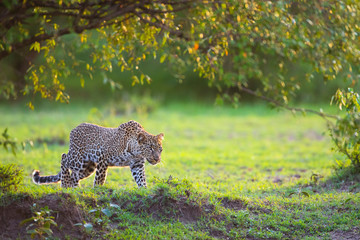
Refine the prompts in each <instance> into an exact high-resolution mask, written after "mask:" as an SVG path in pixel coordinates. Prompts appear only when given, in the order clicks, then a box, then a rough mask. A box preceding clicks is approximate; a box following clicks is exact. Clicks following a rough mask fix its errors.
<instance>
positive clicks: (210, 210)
mask: <svg viewBox="0 0 360 240" xmlns="http://www.w3.org/2000/svg"><path fill="white" fill-rule="evenodd" d="M119 109H120V110H119ZM122 109H123V108H122V107H121V106H120V105H117V104H114V103H112V104H105V105H104V106H101V107H94V106H92V105H91V104H80V103H73V104H70V105H55V106H54V105H51V106H48V105H44V106H40V107H38V108H37V109H36V110H35V111H30V110H27V109H25V107H23V106H21V105H12V106H10V105H7V106H5V105H0V115H1V118H0V130H2V129H4V128H6V127H8V128H9V132H8V133H9V134H10V136H13V137H16V138H17V140H18V141H25V140H30V141H32V142H33V147H30V146H29V145H27V147H26V148H25V150H19V151H18V153H17V156H13V155H12V154H11V153H10V152H9V153H7V152H6V151H5V150H4V149H1V150H0V160H1V163H3V164H6V163H17V164H19V165H20V166H21V167H23V169H24V173H25V175H26V176H25V178H24V184H23V185H22V186H21V187H20V188H19V189H18V190H17V192H14V193H6V194H4V193H3V194H2V195H1V196H2V201H1V204H2V205H3V206H6V205H9V204H14V202H16V201H23V200H21V199H24V198H25V197H24V196H25V195H26V196H30V197H31V199H32V200H31V201H32V202H37V203H38V205H39V206H49V207H51V206H52V203H51V201H52V199H54V198H55V199H56V201H60V203H63V204H65V203H66V202H69V201H70V202H71V201H74V203H75V205H76V206H77V208H76V209H80V210H79V211H80V212H81V214H80V215H81V217H80V219H79V220H80V221H81V223H83V222H87V223H91V224H92V226H93V229H92V230H89V229H86V228H83V227H82V226H74V227H73V229H75V228H78V229H79V231H80V233H77V234H78V235H76V234H75V233H73V232H72V231H75V230H67V229H68V228H67V227H68V226H64V225H70V224H71V223H67V222H66V221H63V222H62V224H59V225H62V226H60V227H58V228H60V230H56V231H57V232H63V233H56V234H57V235H56V234H55V237H56V236H57V237H59V238H63V237H64V236H65V237H66V236H68V237H71V236H72V237H71V238H74V237H75V238H76V237H77V236H78V237H79V236H80V235H81V234H84V236H86V237H88V238H93V239H97V238H107V239H113V238H114V239H212V238H225V239H266V238H270V239H343V238H345V237H350V239H351V238H352V237H354V239H356V238H359V236H360V234H359V231H360V228H359V226H360V194H359V188H360V185H359V182H357V181H356V179H355V180H354V179H350V180H349V179H347V180H346V181H342V180H341V179H340V178H339V177H336V173H335V172H334V171H333V166H334V165H335V159H340V160H343V157H342V156H340V155H338V154H336V153H334V152H332V151H331V147H332V144H331V141H330V138H329V136H328V135H327V132H326V124H325V122H324V121H323V120H322V119H321V118H320V117H317V116H311V115H308V116H306V117H303V116H296V117H294V116H293V115H292V114H291V113H288V112H277V111H276V110H270V109H269V108H267V107H266V106H264V105H244V106H240V107H239V108H238V109H233V108H231V107H214V106H211V105H205V104H190V103H189V104H185V103H183V104H179V103H169V104H167V105H165V106H160V107H158V108H156V109H155V110H154V111H152V112H150V113H140V114H139V113H135V112H133V113H132V112H130V113H126V111H125V113H124V111H122ZM138 112H141V111H138ZM130 119H133V120H136V121H138V122H140V123H141V124H142V125H143V126H144V128H145V129H146V130H147V131H148V132H150V133H153V134H158V133H160V132H163V133H165V140H164V142H163V148H164V152H163V155H162V162H161V163H160V164H158V165H156V166H151V165H149V164H147V165H146V174H147V181H148V189H138V188H137V187H136V184H135V182H134V181H133V179H132V177H131V173H130V170H129V169H128V168H112V169H109V172H108V177H107V182H106V184H105V185H104V186H103V187H97V188H95V189H94V188H92V182H93V179H94V176H91V177H89V178H88V179H86V180H83V181H82V182H81V187H80V188H78V189H61V188H60V186H59V185H58V184H56V185H43V186H37V185H35V184H33V183H32V182H31V177H30V175H31V172H32V170H33V169H39V170H40V171H41V173H42V174H44V175H50V174H56V173H57V172H58V171H59V169H60V158H61V154H62V153H63V152H67V149H68V141H69V132H70V131H71V129H72V128H74V127H76V126H77V125H78V124H80V123H82V122H91V123H95V124H99V125H103V126H108V127H116V126H118V125H119V124H121V123H123V122H126V121H128V120H130ZM314 174H315V175H314ZM312 176H313V177H312ZM314 176H321V178H319V181H315V180H314ZM9 196H10V197H9ZM54 196H56V197H54ZM64 196H66V197H64ZM9 199H12V200H9ZM59 199H60V200H59ZM64 199H65V200H64ZM66 199H67V200H66ZM69 199H70V200H69ZM65 205H66V204H65ZM10 206H11V205H10ZM17 206H18V205H17ZM72 207H74V206H72ZM54 208H56V207H54ZM94 209H95V210H96V209H97V210H98V211H95V210H94ZM104 209H105V210H109V211H110V212H111V214H105V213H107V212H106V211H103V212H102V211H101V210H104ZM55 210H56V211H60V210H59V209H55ZM91 210H93V211H91ZM89 211H90V212H89ZM96 213H98V214H96ZM55 220H56V219H55ZM74 221H75V220H73V221H72V223H73V224H75V223H76V222H74ZM19 228H22V230H19V231H20V232H21V231H22V232H26V231H25V230H23V229H24V228H25V227H20V226H19ZM55 228H56V227H55ZM61 229H63V230H61ZM69 229H71V228H69ZM61 234H62V235H61ZM74 234H75V235H74ZM79 234H80V235H79ZM4 236H6V235H4Z"/></svg>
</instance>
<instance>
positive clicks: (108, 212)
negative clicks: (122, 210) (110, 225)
mask: <svg viewBox="0 0 360 240" xmlns="http://www.w3.org/2000/svg"><path fill="white" fill-rule="evenodd" d="M101 212H102V213H104V214H105V215H106V216H107V217H111V216H112V212H111V211H110V210H109V209H108V208H103V209H101Z"/></svg>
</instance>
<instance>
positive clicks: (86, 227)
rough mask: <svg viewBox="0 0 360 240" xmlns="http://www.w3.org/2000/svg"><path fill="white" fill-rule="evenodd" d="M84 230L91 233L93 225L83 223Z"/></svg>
mask: <svg viewBox="0 0 360 240" xmlns="http://www.w3.org/2000/svg"><path fill="white" fill-rule="evenodd" d="M84 228H85V229H86V230H87V231H91V230H92V229H93V225H92V224H91V223H85V224H84Z"/></svg>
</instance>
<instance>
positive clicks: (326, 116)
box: [240, 86, 338, 120]
mask: <svg viewBox="0 0 360 240" xmlns="http://www.w3.org/2000/svg"><path fill="white" fill-rule="evenodd" d="M240 90H241V91H243V92H246V93H248V94H250V95H253V96H255V97H258V98H260V99H262V100H264V101H266V102H270V103H272V104H274V105H276V106H277V107H281V108H284V109H287V110H290V111H294V112H307V113H312V114H316V115H319V116H320V117H323V118H324V119H326V120H328V119H327V118H332V119H338V116H336V115H331V114H327V113H323V112H318V111H315V110H312V109H306V108H296V107H289V106H287V105H285V104H282V103H280V102H278V101H276V100H274V99H271V98H269V97H266V96H263V95H259V94H257V93H256V92H255V91H253V90H251V89H249V88H246V87H244V86H241V87H240Z"/></svg>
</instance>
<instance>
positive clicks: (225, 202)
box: [219, 197, 247, 211]
mask: <svg viewBox="0 0 360 240" xmlns="http://www.w3.org/2000/svg"><path fill="white" fill-rule="evenodd" d="M219 200H221V205H222V206H223V207H225V208H230V209H232V210H235V211H239V210H243V209H246V206H247V203H246V202H245V201H243V200H240V199H235V200H231V199H229V198H227V197H225V198H222V199H219Z"/></svg>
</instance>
